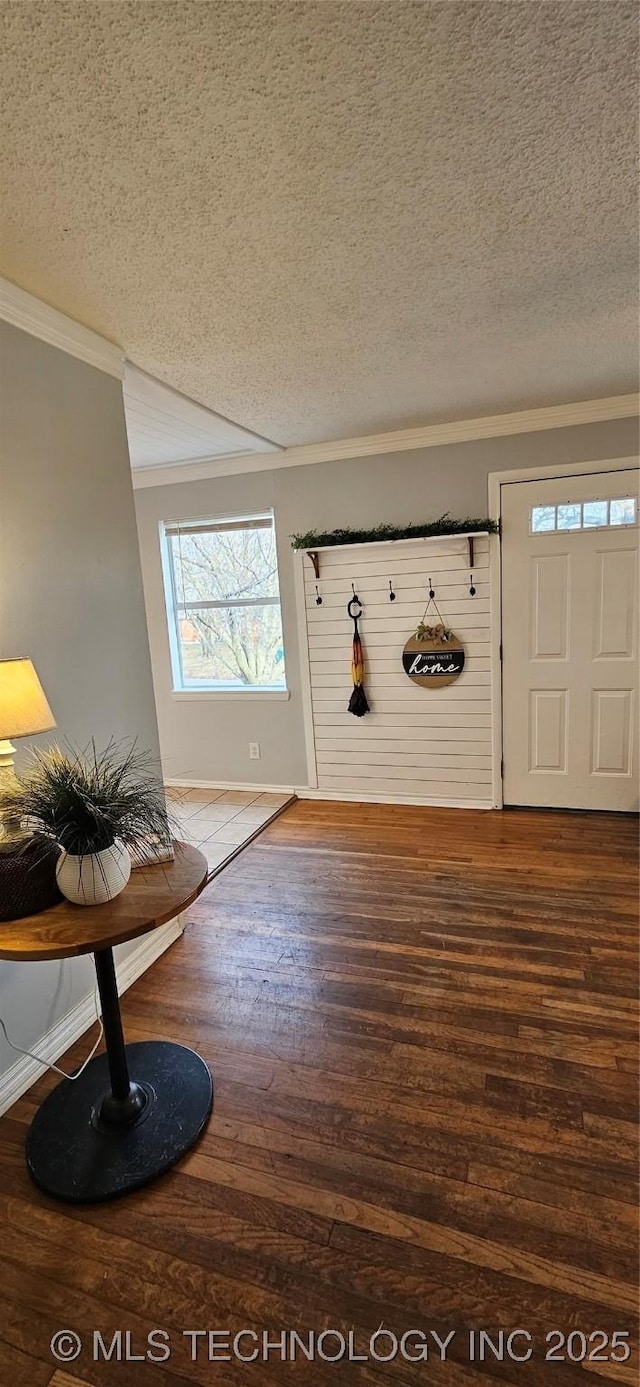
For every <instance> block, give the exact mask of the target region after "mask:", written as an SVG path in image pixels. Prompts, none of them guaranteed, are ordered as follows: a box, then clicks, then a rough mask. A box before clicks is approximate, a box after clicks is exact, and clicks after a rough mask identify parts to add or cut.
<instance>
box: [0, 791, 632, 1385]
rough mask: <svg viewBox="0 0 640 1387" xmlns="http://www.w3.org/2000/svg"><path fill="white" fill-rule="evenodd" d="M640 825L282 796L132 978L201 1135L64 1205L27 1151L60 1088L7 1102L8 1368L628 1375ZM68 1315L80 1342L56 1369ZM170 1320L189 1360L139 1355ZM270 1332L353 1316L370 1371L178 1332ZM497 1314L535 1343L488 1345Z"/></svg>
mask: <svg viewBox="0 0 640 1387" xmlns="http://www.w3.org/2000/svg"><path fill="white" fill-rule="evenodd" d="M636 841H637V823H636V822H635V821H634V820H632V819H627V818H621V817H615V816H605V815H582V814H577V813H576V814H574V813H545V812H537V813H529V812H510V813H509V812H505V813H503V814H497V813H496V814H492V813H483V812H475V811H473V812H472V811H470V812H467V811H461V810H428V809H419V808H415V809H413V808H400V807H389V806H378V805H347V804H327V803H309V802H306V803H299V804H296V805H294V806H293V807H292V808H291V809H289V810H287V811H286V812H285V813H284V815H283V816H282V817H281V818H279V819H278V820H277V821H276V822H275V823H274V824H273V825H272V826H271V827H269V828H268V829H267V830H266V832H265V833H264V834H263V835H262V836H261V837H260V838H259V839H258V840H256V841H255V842H254V843H253V844H252V845H251V846H250V847H249V848H248V849H247V850H246V851H245V852H243V853H242V854H241V855H240V856H239V857H238V858H237V859H236V860H235V861H234V862H233V863H232V864H231V865H230V866H229V867H228V868H227V869H226V870H225V871H224V872H223V874H222V875H221V876H219V877H218V878H216V879H215V880H214V882H213V883H212V884H211V885H210V886H209V887H208V888H207V890H206V891H205V893H204V895H203V896H202V897H201V898H200V900H199V902H198V903H197V904H196V905H195V906H194V907H193V908H192V909H191V911H190V912H189V917H188V919H189V923H188V927H187V931H186V933H185V936H184V938H183V939H181V940H180V941H179V942H178V943H177V944H175V945H174V946H173V947H172V948H171V949H170V950H169V952H168V953H167V954H166V955H165V956H164V957H163V958H162V959H161V960H160V961H159V962H158V963H157V964H156V965H155V966H154V967H153V968H151V969H150V971H149V972H148V973H146V974H145V976H144V977H143V978H141V979H140V981H139V982H138V983H136V984H135V986H134V987H133V988H132V989H131V990H130V991H129V992H128V993H127V994H126V996H125V997H124V999H123V1016H124V1021H125V1028H126V1032H127V1035H128V1038H129V1039H130V1040H138V1039H144V1038H152V1037H157V1038H173V1039H175V1040H179V1041H182V1042H184V1043H185V1044H187V1045H192V1046H193V1047H195V1048H197V1049H198V1050H199V1051H200V1052H201V1054H202V1055H203V1056H204V1057H205V1059H206V1060H207V1061H208V1063H209V1064H210V1065H211V1068H212V1070H213V1072H214V1078H215V1085H216V1096H215V1110H214V1114H213V1117H212V1120H211V1123H210V1126H209V1128H208V1130H207V1132H206V1134H205V1136H204V1138H203V1139H202V1141H201V1142H200V1144H199V1146H198V1147H197V1148H195V1149H194V1150H193V1151H192V1152H191V1153H190V1154H189V1155H188V1156H187V1157H186V1158H185V1159H184V1160H183V1161H182V1163H181V1164H180V1166H179V1167H177V1168H176V1169H175V1170H174V1171H172V1172H171V1173H170V1174H168V1175H165V1176H164V1177H162V1178H161V1179H160V1180H158V1181H157V1183H156V1184H154V1185H150V1186H148V1187H147V1188H146V1189H145V1190H143V1191H141V1192H140V1193H138V1194H136V1195H133V1196H130V1197H129V1198H127V1199H124V1200H121V1201H116V1202H114V1203H112V1204H109V1205H102V1206H100V1205H98V1206H93V1207H84V1208H71V1207H69V1206H64V1205H60V1204H55V1203H54V1202H53V1201H51V1200H49V1199H48V1198H46V1197H45V1196H43V1195H41V1194H40V1193H38V1192H37V1191H36V1190H35V1189H34V1188H33V1187H32V1186H31V1184H30V1182H29V1180H28V1177H27V1175H26V1172H25V1169H24V1163H23V1142H24V1136H25V1131H26V1124H27V1123H28V1122H29V1120H30V1117H31V1115H32V1113H33V1111H34V1109H35V1107H36V1105H37V1104H38V1103H39V1102H40V1100H41V1099H42V1097H43V1096H44V1094H45V1093H46V1092H47V1091H48V1089H49V1088H50V1087H51V1084H52V1078H51V1077H50V1076H46V1077H44V1078H43V1079H42V1080H41V1081H40V1082H39V1083H38V1084H37V1085H36V1086H35V1087H34V1088H33V1089H32V1090H31V1091H30V1093H29V1094H28V1095H27V1096H26V1097H25V1098H23V1099H22V1100H21V1101H20V1102H19V1103H17V1104H16V1105H15V1107H14V1108H13V1109H12V1111H11V1112H10V1113H9V1114H7V1115H6V1116H5V1117H4V1118H3V1119H2V1121H0V1163H1V1175H2V1182H1V1193H0V1202H1V1206H2V1238H1V1243H0V1276H1V1281H2V1296H1V1300H2V1310H1V1319H0V1381H1V1382H2V1384H3V1387H4V1384H7V1387H48V1384H50V1383H51V1384H52V1387H70V1385H71V1387H73V1384H75V1383H76V1382H80V1383H90V1384H101V1385H102V1384H105V1385H106V1387H132V1385H133V1384H135V1387H153V1385H154V1384H155V1387H180V1384H184V1383H185V1382H186V1383H198V1384H199V1383H202V1384H206V1383H213V1382H218V1383H223V1384H225V1387H238V1385H240V1387H254V1384H262V1383H269V1384H278V1387H286V1383H287V1382H288V1381H289V1380H291V1381H292V1382H296V1383H300V1384H303V1383H304V1384H307V1383H309V1384H314V1383H318V1384H323V1383H325V1382H326V1383H330V1382H333V1383H339V1384H345V1387H349V1384H353V1387H374V1384H375V1387H385V1384H387V1387H391V1385H392V1384H394V1383H395V1384H400V1387H402V1385H403V1384H406V1385H407V1387H409V1384H411V1385H413V1384H417V1383H426V1382H433V1383H435V1384H441V1387H473V1385H474V1384H476V1387H483V1384H486V1387H490V1384H491V1383H492V1382H502V1383H511V1384H514V1387H519V1384H521V1383H522V1384H529V1387H547V1384H548V1385H549V1387H553V1384H554V1383H558V1384H559V1387H560V1384H565V1385H566V1387H571V1384H575V1387H585V1384H589V1382H592V1383H593V1384H594V1387H595V1384H596V1383H597V1382H598V1381H600V1382H601V1381H602V1380H603V1379H605V1380H606V1379H608V1380H610V1381H612V1382H624V1383H627V1382H628V1383H631V1382H633V1383H635V1382H636V1381H637V1371H638V1370H637V1351H638V1334H637V1318H636V1293H635V1288H634V1283H635V1277H636V1255H635V1247H634V1232H635V1220H636V1214H635V1208H636V1172H637V1164H636V1118H637V1099H638V1089H637V1082H636V1077H635V1072H634V1071H635V1068H636V1053H637V1033H636V1001H635V998H636V982H637V979H636V962H637V944H636V923H637V878H636ZM85 1052H86V1041H84V1042H82V1043H80V1044H79V1045H78V1046H76V1047H75V1048H74V1050H73V1051H72V1052H71V1055H70V1056H68V1057H67V1059H68V1060H69V1061H70V1062H72V1063H73V1062H76V1063H77V1062H78V1061H79V1060H80V1059H81V1058H82V1057H83V1056H84V1053H85ZM71 1158H72V1154H70V1159H71ZM380 1326H383V1327H384V1329H385V1330H387V1331H390V1332H391V1333H392V1334H395V1335H396V1336H397V1339H398V1341H400V1339H401V1336H402V1335H403V1334H406V1333H407V1332H408V1331H411V1330H416V1331H423V1332H424V1334H425V1336H426V1340H427V1342H428V1349H429V1358H428V1361H427V1362H425V1361H416V1360H417V1358H418V1350H419V1344H420V1340H419V1339H418V1338H417V1337H416V1336H411V1337H410V1338H409V1339H406V1340H405V1341H404V1350H405V1351H404V1353H403V1352H402V1351H400V1350H399V1351H398V1354H397V1356H396V1357H395V1359H393V1360H392V1361H388V1362H381V1361H376V1359H375V1358H374V1357H371V1349H370V1339H371V1336H372V1335H375V1332H376V1330H378V1329H379V1328H380ZM60 1329H71V1330H74V1331H75V1332H77V1333H79V1334H80V1335H81V1336H82V1337H83V1340H84V1349H83V1352H82V1353H81V1355H80V1357H79V1358H77V1360H76V1361H73V1362H69V1364H68V1365H67V1366H66V1368H63V1367H60V1368H59V1370H58V1371H57V1372H56V1363H55V1360H54V1358H53V1357H52V1354H51V1351H50V1348H49V1344H50V1340H51V1337H52V1335H53V1334H54V1332H55V1331H57V1330H60ZM157 1329H164V1330H166V1331H167V1333H168V1335H169V1336H170V1344H169V1346H170V1348H171V1357H170V1358H168V1359H167V1361H165V1362H163V1363H160V1362H150V1361H140V1362H137V1361H131V1355H132V1354H144V1353H145V1352H146V1350H147V1335H148V1334H149V1333H150V1331H152V1330H157ZM263 1329H268V1330H269V1331H270V1337H271V1339H272V1340H274V1339H275V1338H276V1336H277V1335H279V1334H280V1332H281V1331H282V1330H292V1331H293V1330H296V1331H298V1333H299V1334H300V1335H301V1337H302V1338H303V1340H304V1341H305V1343H306V1341H307V1339H308V1334H309V1331H311V1330H314V1331H316V1333H317V1334H319V1333H320V1332H321V1331H323V1330H329V1329H332V1330H335V1331H337V1332H338V1333H341V1334H342V1335H343V1336H344V1339H345V1342H346V1343H347V1344H348V1342H349V1341H348V1335H349V1331H352V1334H353V1339H352V1344H353V1350H352V1352H357V1353H358V1354H360V1355H362V1356H363V1357H364V1356H365V1355H366V1354H369V1361H348V1360H347V1358H344V1359H343V1360H342V1361H339V1362H336V1363H333V1364H332V1363H329V1362H326V1361H323V1360H322V1358H320V1357H318V1358H317V1359H316V1361H313V1362H310V1361H308V1360H307V1359H306V1358H305V1357H304V1355H303V1354H302V1353H301V1351H300V1350H298V1353H297V1357H296V1361H295V1362H293V1363H292V1362H282V1361H281V1358H280V1355H279V1353H278V1352H277V1351H270V1357H269V1361H268V1362H267V1363H264V1362H262V1361H256V1362H253V1363H246V1364H242V1363H241V1362H238V1361H237V1360H235V1361H234V1360H232V1361H230V1362H220V1361H217V1362H209V1361H207V1353H208V1344H207V1342H206V1341H205V1340H204V1339H202V1338H198V1339H197V1340H192V1339H190V1338H185V1337H183V1336H182V1331H183V1330H220V1331H229V1332H230V1334H231V1335H232V1336H233V1335H234V1334H236V1333H238V1332H240V1331H241V1330H253V1331H255V1332H257V1333H258V1334H261V1332H262V1330H263ZM94 1330H99V1331H100V1332H101V1334H102V1336H103V1339H104V1341H105V1343H108V1342H109V1341H110V1340H111V1337H112V1336H113V1334H114V1333H115V1331H117V1330H121V1331H122V1334H123V1338H122V1341H121V1348H120V1353H121V1361H116V1357H115V1353H117V1351H118V1350H117V1346H116V1350H115V1352H114V1356H113V1357H112V1359H111V1361H109V1362H105V1361H94V1360H93V1358H92V1340H91V1335H92V1332H93V1331H94ZM127 1330H129V1331H130V1332H131V1337H130V1339H129V1341H128V1349H129V1360H130V1361H125V1357H124V1356H125V1353H126V1348H127V1340H126V1339H125V1337H124V1335H125V1331H127ZM480 1330H486V1331H488V1332H489V1334H490V1335H491V1338H492V1341H493V1343H494V1345H496V1347H497V1348H499V1333H500V1331H501V1330H502V1331H505V1339H506V1332H508V1331H512V1330H521V1331H527V1332H528V1334H529V1335H530V1336H531V1339H530V1341H529V1340H527V1339H526V1338H525V1337H524V1335H522V1334H521V1335H520V1336H518V1337H517V1338H515V1339H513V1340H511V1350H512V1354H513V1356H511V1357H510V1356H509V1354H508V1350H507V1349H506V1347H505V1348H504V1352H505V1358H504V1361H498V1359H497V1358H496V1357H495V1356H494V1353H493V1352H492V1351H491V1350H490V1349H488V1348H487V1350H486V1353H485V1361H480V1359H479V1331H480ZM452 1331H455V1332H454V1334H453V1338H452V1339H451V1340H450V1342H449V1344H448V1347H447V1348H446V1351H445V1352H446V1357H445V1358H444V1360H443V1359H441V1357H440V1351H439V1349H438V1346H437V1341H436V1340H435V1339H434V1337H433V1334H437V1335H439V1336H440V1338H441V1339H445V1338H446V1336H447V1335H449V1334H451V1332H452ZM471 1331H476V1335H475V1339H474V1341H473V1342H474V1344H475V1347H476V1358H475V1360H474V1361H470V1357H471V1350H470V1338H469V1335H470V1332H471ZM553 1331H558V1333H557V1334H554V1335H553V1337H552V1339H551V1340H550V1341H549V1342H547V1341H546V1336H547V1335H548V1334H550V1333H552V1332H553ZM616 1332H622V1333H623V1334H625V1333H626V1334H628V1336H629V1337H628V1342H629V1344H630V1346H631V1349H632V1357H631V1358H630V1359H629V1360H627V1361H626V1362H623V1363H616V1362H615V1361H611V1358H610V1357H609V1355H610V1354H611V1353H613V1355H614V1358H615V1357H618V1358H622V1357H623V1355H624V1349H623V1348H618V1349H615V1347H614V1346H615V1344H616V1343H617V1342H620V1343H621V1344H624V1343H625V1342H626V1341H625V1340H624V1339H622V1340H620V1341H616V1340H614V1339H613V1337H612V1336H613V1335H614V1334H616ZM570 1334H572V1338H571V1339H570V1340H569V1341H568V1343H567V1342H566V1336H568V1335H570ZM560 1335H564V1336H565V1344H564V1348H563V1346H562V1341H561V1340H560ZM581 1335H584V1336H585V1339H584V1343H583V1340H582V1338H581ZM589 1336H592V1337H591V1338H589ZM505 1339H503V1345H504V1343H505ZM157 1342H164V1341H157ZM192 1342H195V1343H196V1345H197V1349H198V1355H197V1361H196V1362H191V1361H190V1352H191V1348H190V1346H191V1343H192ZM215 1343H216V1344H218V1345H220V1344H222V1343H223V1341H222V1340H220V1339H218V1340H216V1341H215ZM116 1345H117V1341H116ZM287 1345H288V1341H287ZM288 1346H289V1345H288ZM322 1346H323V1351H324V1352H325V1354H326V1356H327V1357H328V1356H330V1355H333V1354H337V1353H338V1352H339V1351H340V1340H339V1339H337V1338H336V1337H335V1336H334V1337H333V1338H331V1337H329V1336H327V1337H326V1338H325V1339H324V1340H322ZM373 1346H374V1348H375V1349H376V1351H377V1352H378V1353H379V1355H380V1357H384V1356H386V1355H389V1354H391V1352H392V1349H393V1340H392V1339H390V1338H389V1337H387V1338H384V1337H383V1336H382V1335H381V1336H379V1338H378V1339H377V1340H374V1345H373ZM253 1347H254V1341H253V1340H251V1339H250V1338H249V1337H248V1336H245V1338H244V1339H242V1340H241V1341H240V1348H241V1352H242V1353H244V1354H245V1356H248V1355H249V1353H250V1352H251V1351H252V1349H253ZM528 1347H530V1348H531V1349H532V1354H531V1357H530V1358H529V1360H528V1361H526V1362H523V1361H517V1359H518V1358H522V1356H523V1354H524V1353H525V1351H526V1350H527V1348H528ZM568 1348H570V1351H571V1354H572V1355H573V1357H574V1359H576V1360H579V1358H580V1356H581V1354H582V1352H583V1348H584V1350H585V1351H586V1353H587V1354H591V1355H593V1357H592V1358H591V1360H590V1361H588V1362H584V1363H583V1364H581V1363H580V1361H571V1358H570V1357H568V1356H567V1349H568ZM554 1349H555V1350H556V1357H558V1355H559V1353H562V1352H564V1354H565V1359H564V1361H547V1360H546V1358H545V1354H546V1353H548V1352H549V1351H552V1352H553V1351H554ZM151 1351H152V1352H155V1353H156V1354H158V1352H159V1351H158V1349H157V1348H153V1346H152V1348H151ZM215 1351H216V1352H217V1353H218V1354H219V1353H221V1352H222V1351H223V1350H222V1348H220V1347H218V1348H217V1349H216V1350H215ZM347 1351H348V1350H347ZM585 1372H589V1373H590V1374H591V1375H590V1376H589V1377H587V1376H585ZM54 1374H55V1375H54ZM69 1375H70V1376H69Z"/></svg>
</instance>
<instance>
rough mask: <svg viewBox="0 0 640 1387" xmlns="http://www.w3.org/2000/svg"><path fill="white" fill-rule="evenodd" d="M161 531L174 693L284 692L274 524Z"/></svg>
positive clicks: (267, 520) (173, 526)
mask: <svg viewBox="0 0 640 1387" xmlns="http://www.w3.org/2000/svg"><path fill="white" fill-rule="evenodd" d="M161 528H162V544H163V564H164V578H165V596H166V602H167V617H168V621H169V639H170V644H171V659H172V666H173V684H174V689H175V690H176V691H178V692H187V691H188V692H194V691H197V690H203V691H206V690H218V691H221V692H222V691H231V692H233V691H236V690H237V691H238V693H243V692H249V691H251V690H253V691H269V692H278V691H285V690H286V685H285V670H284V647H283V641H282V619H281V615H280V593H279V588H278V561H277V556H276V540H275V533H274V528H273V516H271V515H263V516H256V517H252V518H251V519H242V520H219V521H217V520H212V521H201V520H198V521H193V522H187V521H181V522H177V523H166V524H164V525H163V526H162V527H161Z"/></svg>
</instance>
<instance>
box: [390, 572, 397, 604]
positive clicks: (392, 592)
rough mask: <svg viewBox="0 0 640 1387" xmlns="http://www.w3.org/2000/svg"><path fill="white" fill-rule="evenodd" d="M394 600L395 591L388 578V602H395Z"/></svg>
mask: <svg viewBox="0 0 640 1387" xmlns="http://www.w3.org/2000/svg"><path fill="white" fill-rule="evenodd" d="M395 600H396V595H395V592H394V591H393V582H392V580H391V578H390V579H389V601H390V602H395Z"/></svg>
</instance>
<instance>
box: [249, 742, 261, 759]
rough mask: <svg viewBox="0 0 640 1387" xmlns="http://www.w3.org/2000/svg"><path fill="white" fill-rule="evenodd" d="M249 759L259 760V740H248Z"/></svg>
mask: <svg viewBox="0 0 640 1387" xmlns="http://www.w3.org/2000/svg"><path fill="white" fill-rule="evenodd" d="M249 760H250V761H259V760H260V743H259V742H249Z"/></svg>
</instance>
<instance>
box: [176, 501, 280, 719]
mask: <svg viewBox="0 0 640 1387" xmlns="http://www.w3.org/2000/svg"><path fill="white" fill-rule="evenodd" d="M255 520H268V521H269V522H270V524H271V526H272V528H273V534H274V540H275V541H276V561H277V538H276V533H275V528H276V527H275V516H274V512H273V510H268V511H258V512H254V514H253V515H228V516H218V517H216V519H215V520H212V521H211V522H210V525H207V528H211V529H214V528H215V527H216V526H224V525H230V524H237V525H238V526H241V525H242V523H243V521H244V522H245V523H246V524H247V525H248V524H250V523H251V521H255ZM192 523H193V524H194V525H196V524H197V522H196V521H193V522H192ZM205 525H206V522H205V521H202V527H203V528H204V527H205ZM179 527H180V521H178V520H161V521H160V523H159V527H158V528H159V535H160V559H161V564H162V580H163V589H164V609H165V616H166V621H167V634H168V638H169V652H170V663H171V679H172V687H171V690H170V697H171V698H172V699H174V700H175V701H176V702H191V703H201V702H208V701H209V700H211V699H215V700H217V701H218V702H223V701H224V700H234V701H238V700H239V701H242V700H243V699H244V700H247V699H249V700H252V701H258V700H263V699H264V700H266V701H269V702H281V703H285V702H287V701H288V700H289V698H290V697H291V694H290V690H289V689H288V687H287V685H286V684H285V685H283V686H281V687H276V686H274V687H273V688H260V687H258V686H257V685H256V686H252V685H248V684H247V685H244V686H240V687H238V688H233V687H227V688H225V687H224V686H221V687H220V688H215V687H214V686H213V685H211V686H205V687H204V688H201V689H195V688H194V689H189V688H183V687H182V686H179V687H176V683H175V680H176V673H177V672H178V673H180V674H181V673H182V657H181V653H180V646H179V637H178V624H177V607H178V605H179V604H178V601H177V597H176V587H175V573H174V568H173V562H172V559H171V551H170V539H171V533H172V531H175V530H176V529H178V528H179ZM184 529H185V531H188V529H189V521H185V522H184ZM277 574H278V597H277V598H275V597H274V598H266V599H265V603H266V604H268V605H272V606H275V605H277V606H278V607H279V608H280V615H281V617H282V597H281V595H280V569H279V565H278V568H277ZM194 605H196V604H194ZM197 605H198V606H205V607H226V606H228V605H229V604H228V603H226V602H205V603H198V604H197ZM237 605H253V604H248V603H247V604H245V603H242V604H240V603H238V604H237ZM283 639H284V632H283ZM286 669H287V661H286V654H285V678H286Z"/></svg>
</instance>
